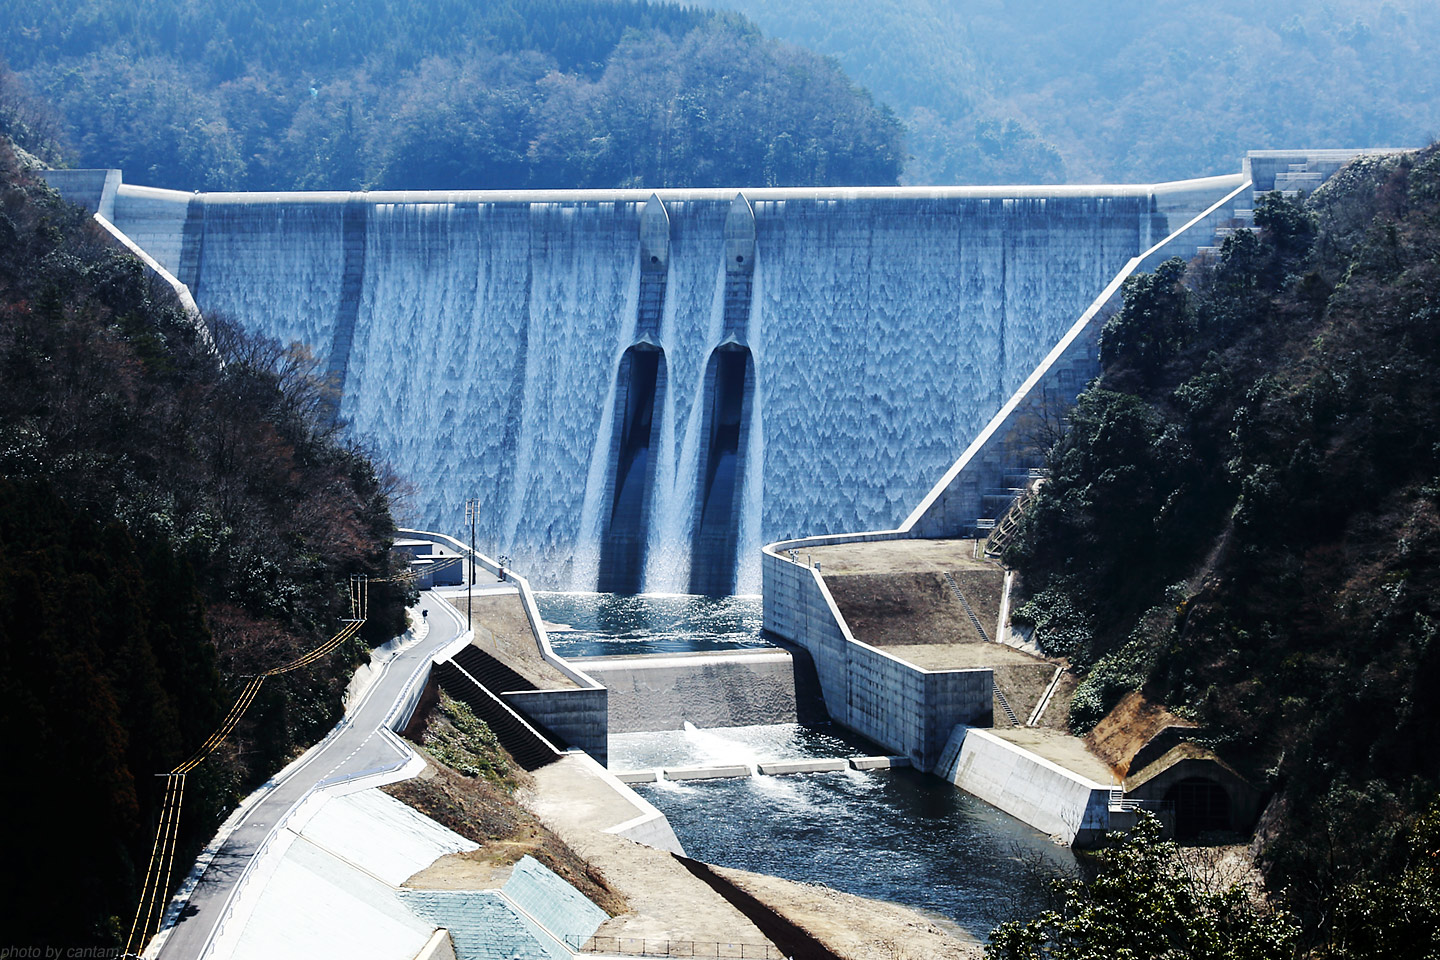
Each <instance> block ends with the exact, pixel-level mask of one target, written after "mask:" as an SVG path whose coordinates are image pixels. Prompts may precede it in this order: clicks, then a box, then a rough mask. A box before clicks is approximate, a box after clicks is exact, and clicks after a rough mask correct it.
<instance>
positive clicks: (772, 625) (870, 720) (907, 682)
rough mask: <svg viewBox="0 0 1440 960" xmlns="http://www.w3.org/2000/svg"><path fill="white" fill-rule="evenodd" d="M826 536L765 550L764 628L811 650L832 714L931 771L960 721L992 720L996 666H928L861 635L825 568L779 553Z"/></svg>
mask: <svg viewBox="0 0 1440 960" xmlns="http://www.w3.org/2000/svg"><path fill="white" fill-rule="evenodd" d="M826 539H828V538H813V539H811V540H805V541H789V542H787V543H785V544H772V545H771V546H769V547H766V548H765V551H764V554H763V557H762V561H761V562H762V565H763V567H762V569H763V573H764V582H765V592H764V618H765V628H766V629H767V630H770V631H772V632H773V633H775V634H777V635H778V636H780V637H783V638H784V639H786V640H789V641H791V642H792V643H795V644H798V645H799V646H801V647H804V648H805V649H806V650H807V651H808V652H809V653H810V656H811V657H812V658H813V659H814V661H815V670H816V673H817V674H818V676H819V680H820V689H821V692H822V693H823V695H824V697H825V707H826V709H827V710H828V711H829V713H830V717H831V719H833V720H834V721H835V722H836V723H838V724H840V725H841V726H843V727H845V728H847V729H849V730H853V731H854V732H856V733H858V734H860V735H861V736H863V737H867V738H869V739H870V740H873V741H874V742H876V743H878V744H880V745H881V746H883V747H886V748H888V749H890V750H894V751H895V752H896V753H900V754H904V755H905V756H908V757H910V759H911V760H912V761H913V762H914V764H915V766H916V767H918V768H919V769H921V770H930V769H931V768H932V767H933V766H934V765H935V763H936V762H937V761H938V760H939V759H940V752H941V750H942V749H943V748H944V746H945V742H946V740H947V738H948V737H949V735H950V731H951V730H952V729H953V728H954V727H955V725H956V724H960V723H965V724H976V723H983V724H988V723H989V722H990V714H991V708H992V703H993V693H992V675H991V671H990V670H989V669H974V670H922V669H920V668H919V667H916V666H914V665H913V664H910V663H906V662H905V661H904V660H901V659H899V658H897V657H894V656H892V655H890V654H888V653H886V652H885V651H884V650H883V649H882V648H879V647H872V646H870V645H869V644H866V643H861V642H860V641H858V640H856V639H855V638H854V636H852V635H851V633H850V628H849V626H848V625H847V624H846V623H845V618H844V616H843V615H842V614H841V613H840V609H839V608H838V607H837V606H836V605H835V600H834V598H833V597H831V595H830V591H829V589H828V588H827V587H826V586H825V581H824V579H823V578H822V577H821V575H820V572H819V571H817V570H815V569H813V568H811V567H807V566H805V565H803V564H800V563H795V562H793V561H791V560H790V559H788V557H786V556H782V555H781V554H780V553H777V552H776V549H777V548H780V549H783V548H785V547H788V546H796V545H798V547H799V548H801V549H803V547H804V546H805V545H807V544H814V543H818V542H821V541H823V540H826ZM873 539H888V537H887V536H886V535H883V534H882V535H876V536H875V537H873Z"/></svg>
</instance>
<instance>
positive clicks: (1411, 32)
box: [705, 0, 1440, 183]
mask: <svg viewBox="0 0 1440 960" xmlns="http://www.w3.org/2000/svg"><path fill="white" fill-rule="evenodd" d="M705 2H706V5H708V6H711V7H716V8H723V9H727V10H734V11H739V12H741V13H744V14H745V15H746V16H748V17H751V18H752V19H753V20H754V21H755V22H756V23H758V24H759V25H760V27H761V29H763V30H765V31H766V32H767V33H768V34H770V35H771V36H774V37H777V38H779V39H782V40H788V41H790V42H792V43H798V44H800V45H802V46H805V47H807V48H809V49H812V50H815V51H816V52H818V53H822V54H827V55H830V56H833V57H835V58H836V59H837V60H838V61H839V63H840V65H841V66H842V67H843V68H844V69H845V70H846V71H848V72H849V74H850V75H851V76H852V77H854V78H855V80H856V81H857V82H859V83H861V84H864V85H865V86H866V87H867V88H869V89H870V90H871V91H872V92H873V93H874V94H875V96H876V98H877V99H879V100H880V101H881V102H883V103H885V104H887V105H889V106H890V107H891V108H893V109H894V110H895V112H896V114H897V115H898V116H899V117H900V118H901V119H902V120H904V122H905V126H906V131H907V143H908V147H909V151H910V158H909V159H908V161H907V163H906V166H905V172H904V177H903V179H904V182H906V183H1045V182H1052V181H1056V180H1062V181H1067V182H1070V183H1096V182H1099V183H1123V182H1147V181H1153V180H1166V179H1183V178H1186V177H1197V176H1205V175H1209V174H1219V173H1233V172H1235V170H1237V169H1238V167H1239V158H1240V157H1241V156H1242V155H1243V154H1244V152H1245V151H1246V150H1260V149H1270V148H1293V147H1365V146H1412V147H1418V146H1420V145H1422V144H1425V143H1428V142H1430V141H1431V140H1432V139H1433V138H1434V137H1435V135H1436V134H1437V133H1440V106H1437V104H1440V54H1437V52H1436V51H1437V50H1440V6H1437V5H1436V4H1434V3H1431V2H1429V0H1386V2H1384V3H1373V2H1369V0H1331V2H1327V3H1323V4H1305V5H1298V6H1296V5H1265V4H1254V3H1247V2H1242V0H1213V2H1211V3H1205V4H1193V3H1183V2H1180V0H1155V2H1147V3H1141V2H1139V0H1106V2H1104V3H1067V4H1059V3H1044V4H1037V3H1026V2H1021V0H965V2H961V3H956V2H953V0H863V2H862V0H791V2H789V3H783V4H776V3H767V2H764V0H705Z"/></svg>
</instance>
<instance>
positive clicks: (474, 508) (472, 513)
mask: <svg viewBox="0 0 1440 960" xmlns="http://www.w3.org/2000/svg"><path fill="white" fill-rule="evenodd" d="M479 513H480V498H479V497H470V498H469V499H467V500H466V501H465V522H466V523H468V524H470V573H469V575H468V576H466V577H465V619H466V621H467V622H468V623H469V624H470V626H471V628H472V629H473V628H474V626H475V598H474V595H473V594H474V589H475V518H476V517H477V516H478V515H479Z"/></svg>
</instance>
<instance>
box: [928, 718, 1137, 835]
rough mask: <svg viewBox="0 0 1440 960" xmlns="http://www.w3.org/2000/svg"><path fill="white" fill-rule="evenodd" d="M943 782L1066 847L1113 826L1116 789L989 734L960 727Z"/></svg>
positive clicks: (939, 770) (943, 762)
mask: <svg viewBox="0 0 1440 960" xmlns="http://www.w3.org/2000/svg"><path fill="white" fill-rule="evenodd" d="M935 773H936V775H937V776H939V777H942V778H944V779H946V780H949V781H950V782H951V783H953V784H955V785H956V786H957V787H959V788H960V789H962V790H964V791H965V792H966V793H970V794H973V795H974V796H976V797H979V798H980V799H981V800H984V801H985V802H986V803H988V804H990V805H991V806H994V807H998V808H999V809H1001V810H1004V811H1005V812H1006V813H1008V814H1010V815H1011V816H1012V817H1015V818H1017V819H1019V820H1023V821H1024V822H1026V823H1028V824H1030V825H1031V826H1032V827H1034V828H1035V829H1037V830H1043V831H1044V832H1045V833H1048V834H1050V835H1051V836H1053V837H1056V838H1057V839H1059V840H1061V841H1063V842H1064V843H1065V844H1067V845H1070V844H1075V843H1085V842H1087V841H1088V840H1090V839H1093V838H1094V837H1095V836H1097V835H1098V834H1099V833H1100V832H1103V831H1104V830H1106V829H1108V828H1109V826H1110V786H1109V785H1108V784H1102V783H1096V782H1095V781H1093V780H1089V779H1086V778H1085V777H1082V776H1080V775H1079V774H1077V773H1073V772H1071V771H1069V770H1066V769H1065V768H1064V767H1061V766H1059V765H1058V764H1056V763H1053V762H1051V761H1049V760H1047V759H1045V758H1044V757H1042V756H1040V755H1038V754H1035V753H1032V752H1030V751H1028V750H1026V749H1024V748H1023V747H1020V746H1017V745H1015V744H1013V743H1010V742H1008V741H1006V740H1002V739H1001V738H1000V737H997V736H995V735H994V734H992V733H990V732H989V731H986V730H980V729H977V728H975V727H964V726H959V727H956V728H955V731H954V733H952V734H951V737H950V742H949V743H948V744H946V746H945V753H944V754H943V755H942V756H941V759H940V764H939V765H938V766H937V767H936V770H935Z"/></svg>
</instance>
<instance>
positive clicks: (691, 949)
mask: <svg viewBox="0 0 1440 960" xmlns="http://www.w3.org/2000/svg"><path fill="white" fill-rule="evenodd" d="M565 945H566V946H567V947H569V948H570V949H571V950H574V951H575V952H576V953H596V954H600V955H602V956H610V957H686V958H691V957H693V958H695V960H703V958H707V957H708V958H713V960H726V958H732V957H733V958H735V960H785V954H784V952H782V951H781V950H780V949H779V948H778V947H772V946H771V945H770V944H768V943H722V942H718V941H713V940H664V939H659V938H655V939H647V938H645V937H589V938H585V939H582V938H580V937H575V936H571V935H569V934H566V935H565Z"/></svg>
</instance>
